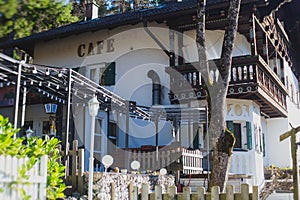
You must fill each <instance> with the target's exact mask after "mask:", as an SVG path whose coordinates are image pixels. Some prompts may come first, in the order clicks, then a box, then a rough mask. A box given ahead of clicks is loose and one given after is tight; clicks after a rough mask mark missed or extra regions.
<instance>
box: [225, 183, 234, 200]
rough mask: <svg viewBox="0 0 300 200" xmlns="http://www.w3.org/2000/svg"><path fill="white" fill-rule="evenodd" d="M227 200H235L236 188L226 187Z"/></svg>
mask: <svg viewBox="0 0 300 200" xmlns="http://www.w3.org/2000/svg"><path fill="white" fill-rule="evenodd" d="M226 200H234V187H233V185H226Z"/></svg>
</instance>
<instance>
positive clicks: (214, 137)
mask: <svg viewBox="0 0 300 200" xmlns="http://www.w3.org/2000/svg"><path fill="white" fill-rule="evenodd" d="M240 4H241V0H231V1H230V7H229V10H228V16H227V21H228V26H227V27H226V28H225V34H224V41H223V47H222V53H221V63H220V65H218V66H208V64H207V63H208V62H207V56H206V53H207V52H206V46H205V7H206V0H198V8H197V9H198V10H197V13H198V23H197V25H198V27H197V39H196V40H197V48H198V55H199V69H198V70H199V71H200V72H201V74H202V77H203V80H204V81H205V84H206V86H207V87H206V89H207V95H208V98H207V101H208V105H211V106H210V108H209V111H210V122H209V130H208V136H209V142H210V146H212V147H213V156H212V169H211V173H212V174H211V179H210V182H209V190H210V188H211V187H212V186H219V187H220V190H221V191H224V188H225V185H226V182H227V177H228V167H229V161H230V155H231V153H232V148H233V146H234V143H235V138H234V135H233V134H232V133H230V132H229V131H228V130H227V129H226V125H225V113H224V111H225V110H226V95H227V89H228V84H229V77H230V69H231V62H232V50H233V44H234V40H235V37H236V32H237V24H238V15H239V10H240ZM211 71H213V72H214V74H215V76H214V77H213V80H211V79H212V78H211V77H210V76H209V74H210V72H211ZM217 72H218V73H217ZM217 76H218V77H217Z"/></svg>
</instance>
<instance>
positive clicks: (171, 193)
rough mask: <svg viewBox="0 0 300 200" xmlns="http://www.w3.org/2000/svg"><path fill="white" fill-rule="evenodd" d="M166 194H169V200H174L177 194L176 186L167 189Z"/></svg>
mask: <svg viewBox="0 0 300 200" xmlns="http://www.w3.org/2000/svg"><path fill="white" fill-rule="evenodd" d="M168 193H169V199H170V200H175V199H176V193H177V188H176V186H170V187H169V188H168Z"/></svg>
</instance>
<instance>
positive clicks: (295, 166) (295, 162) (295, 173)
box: [279, 124, 300, 199]
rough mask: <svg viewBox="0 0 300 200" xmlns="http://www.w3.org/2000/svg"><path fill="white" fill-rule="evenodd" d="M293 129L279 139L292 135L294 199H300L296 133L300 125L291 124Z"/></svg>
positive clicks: (299, 129)
mask: <svg viewBox="0 0 300 200" xmlns="http://www.w3.org/2000/svg"><path fill="white" fill-rule="evenodd" d="M290 126H291V127H292V129H291V130H290V131H288V132H285V133H283V134H282V135H280V137H279V140H280V141H283V140H285V139H286V138H288V137H291V139H290V141H291V153H292V160H293V185H294V199H299V186H298V182H299V174H298V160H297V144H296V134H297V133H298V132H299V131H300V126H298V127H297V128H294V127H293V126H292V125H291V124H290Z"/></svg>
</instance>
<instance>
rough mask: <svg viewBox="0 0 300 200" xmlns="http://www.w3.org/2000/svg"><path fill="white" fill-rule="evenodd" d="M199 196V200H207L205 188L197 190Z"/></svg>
mask: <svg viewBox="0 0 300 200" xmlns="http://www.w3.org/2000/svg"><path fill="white" fill-rule="evenodd" d="M197 195H198V198H197V200H205V197H204V195H205V188H204V187H198V188H197Z"/></svg>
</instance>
